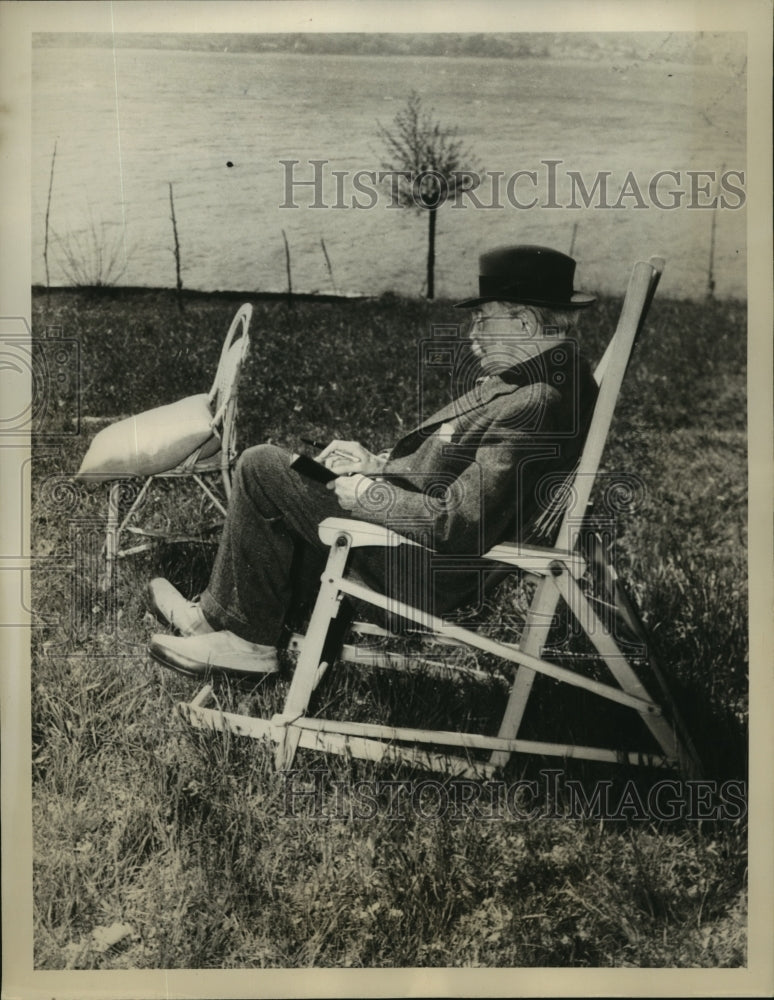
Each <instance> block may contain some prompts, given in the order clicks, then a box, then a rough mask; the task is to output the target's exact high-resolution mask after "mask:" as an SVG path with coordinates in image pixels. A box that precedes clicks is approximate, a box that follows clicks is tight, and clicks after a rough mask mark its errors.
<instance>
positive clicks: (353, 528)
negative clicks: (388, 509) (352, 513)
mask: <svg viewBox="0 0 774 1000" xmlns="http://www.w3.org/2000/svg"><path fill="white" fill-rule="evenodd" d="M317 533H318V535H319V536H320V541H321V542H323V543H324V544H325V545H328V546H330V545H333V544H335V542H336V539H337V538H338V537H339V535H342V534H344V535H348V536H349V537H350V538H351V539H352V548H359V547H362V546H364V545H380V546H382V547H387V546H389V547H393V548H394V547H396V546H398V545H416V546H418V547H419V548H423V547H424V546H420V545H419V543H418V542H412V541H411V539H410V538H404V536H403V535H399V534H398V532H397V531H392V530H391V529H390V528H385V527H383V526H382V525H381V524H371V523H370V522H369V521H356V520H354V519H353V518H347V517H326V518H325V520H324V521H322V522H321V523H320V526H319V528H318V529H317Z"/></svg>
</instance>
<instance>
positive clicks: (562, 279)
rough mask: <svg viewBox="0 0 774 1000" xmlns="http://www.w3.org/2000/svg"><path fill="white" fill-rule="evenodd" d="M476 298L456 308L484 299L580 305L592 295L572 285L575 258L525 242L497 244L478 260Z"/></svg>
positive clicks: (561, 306) (566, 306) (567, 306)
mask: <svg viewBox="0 0 774 1000" xmlns="http://www.w3.org/2000/svg"><path fill="white" fill-rule="evenodd" d="M478 270H479V275H478V292H479V294H478V298H476V299H465V301H464V302H456V303H455V308H457V309H471V308H473V307H474V306H478V305H481V304H482V303H483V302H518V303H520V304H521V305H525V306H546V307H548V308H549V309H583V308H585V307H586V306H590V305H591V303H592V302H594V301H595V299H594V296H593V295H586V294H584V293H583V292H576V291H575V290H574V288H573V287H572V284H573V278H574V277H575V261H574V260H573V259H572V257H568V256H567V254H564V253H560V252H559V251H558V250H551V249H550V248H549V247H538V246H532V245H528V244H523V245H521V246H512V247H497V248H496V249H494V250H490V251H489V252H488V253H485V254H482V255H481V256H480V257H479V260H478Z"/></svg>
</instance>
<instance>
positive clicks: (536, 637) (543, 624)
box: [489, 576, 559, 767]
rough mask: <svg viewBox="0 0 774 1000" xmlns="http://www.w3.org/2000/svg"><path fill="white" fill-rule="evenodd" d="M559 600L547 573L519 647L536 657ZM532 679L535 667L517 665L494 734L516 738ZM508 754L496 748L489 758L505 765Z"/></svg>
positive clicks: (533, 604)
mask: <svg viewBox="0 0 774 1000" xmlns="http://www.w3.org/2000/svg"><path fill="white" fill-rule="evenodd" d="M558 602H559V593H558V591H557V589H556V586H555V585H554V582H553V579H552V578H551V577H550V576H544V577H542V579H541V580H540V583H539V584H538V590H537V593H536V594H535V596H534V598H533V601H532V605H531V607H530V610H529V615H528V616H527V622H526V624H525V626H524V631H523V632H522V637H521V642H520V643H519V649H520V650H521V652H522V653H529V655H530V656H537V657H539V656H540V654H541V653H542V652H543V646H544V645H545V643H546V640H547V639H548V633H549V631H550V629H551V625H552V623H553V620H554V613H555V611H556V605H557V604H558ZM534 680H535V671H534V670H530V668H529V667H525V666H524V665H522V666H520V667H519V668H518V670H517V672H516V678H515V680H514V682H513V687H512V688H511V693H510V695H509V697H508V704H507V705H506V707H505V714H504V715H503V719H502V722H501V723H500V729H499V730H498V733H497V735H498V736H501V737H503V739H506V740H515V739H516V736H517V734H518V732H519V727H520V726H521V720H522V718H523V717H524V710H525V709H526V707H527V700H528V699H529V696H530V692H531V691H532V684H533V682H534ZM509 758H510V753H508V752H506V751H503V750H495V751H494V753H493V754H492V755H491V757H490V758H489V760H490V763H491V764H492V765H493V766H494V767H505V765H506V764H507V763H508V760H509Z"/></svg>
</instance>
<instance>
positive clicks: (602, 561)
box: [587, 532, 702, 778]
mask: <svg viewBox="0 0 774 1000" xmlns="http://www.w3.org/2000/svg"><path fill="white" fill-rule="evenodd" d="M587 542H588V545H587V549H588V552H589V556H590V558H591V559H592V561H593V563H594V567H595V569H596V570H597V573H598V574H601V575H602V577H603V579H604V581H605V588H606V591H607V594H608V596H609V598H610V599H611V600H612V603H613V605H614V608H615V612H616V614H618V615H619V616H620V618H621V620H622V621H623V622H624V624H625V625H626V627H627V628H628V629H629V630H630V632H631V633H632V635H634V636H635V637H636V638H637V639H638V640H639V641H640V642H641V643H642V647H643V650H644V653H645V656H646V657H647V659H648V662H649V664H650V668H651V670H652V671H653V676H654V677H655V678H656V681H657V683H658V686H659V688H660V690H661V695H662V697H663V699H664V703H665V705H666V707H667V708H668V710H669V713H670V716H671V718H672V722H673V723H674V727H675V729H676V731H677V734H678V737H679V739H680V741H681V743H682V746H683V748H684V751H685V755H686V756H687V759H686V760H684V765H685V770H686V773H688V772H690V773H689V777H691V778H699V777H701V774H702V763H701V758H700V757H699V754H698V753H697V751H696V747H695V746H694V743H693V741H692V740H691V737H690V735H689V734H688V728H687V726H686V725H685V722H684V721H683V718H682V715H681V714H680V712H679V710H678V708H677V704H676V703H675V700H674V698H673V697H672V692H671V691H670V689H669V685H668V684H667V682H666V676H665V673H664V670H663V669H662V666H661V664H660V663H659V661H658V658H657V657H656V655H655V653H654V652H653V649H652V646H651V642H650V639H649V637H648V632H647V629H646V628H645V623H644V622H643V620H642V617H641V615H640V612H639V609H638V608H637V605H636V604H635V602H634V600H633V598H632V597H631V596H630V595H629V593H628V592H627V590H626V588H625V587H624V585H623V583H622V582H621V580H620V579H619V577H618V575H617V573H616V572H615V569H614V567H613V566H612V565H611V564H610V562H609V561H608V558H607V555H606V551H607V550H606V546H605V543H604V542H603V540H602V539H601V538H600V537H599V535H598V534H596V533H595V532H594V533H591V534H590V535H589V537H588V539H587Z"/></svg>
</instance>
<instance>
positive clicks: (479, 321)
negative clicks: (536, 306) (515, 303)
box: [470, 310, 532, 330]
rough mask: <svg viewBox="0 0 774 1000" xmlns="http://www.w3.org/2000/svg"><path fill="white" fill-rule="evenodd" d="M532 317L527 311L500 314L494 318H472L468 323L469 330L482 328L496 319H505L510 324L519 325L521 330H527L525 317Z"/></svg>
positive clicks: (527, 324)
mask: <svg viewBox="0 0 774 1000" xmlns="http://www.w3.org/2000/svg"><path fill="white" fill-rule="evenodd" d="M530 315H532V314H531V313H530V312H528V311H526V310H525V311H523V312H518V313H501V314H498V315H496V316H473V317H472V319H471V321H470V328H471V330H474V329H475V328H476V327H477V326H483V324H484V323H490V322H492V321H494V320H496V319H507V320H508V321H509V322H511V323H521V326H522V328H523V329H525V330H526V329H527V327H528V326H529V323H528V321H527V317H528V316H530Z"/></svg>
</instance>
